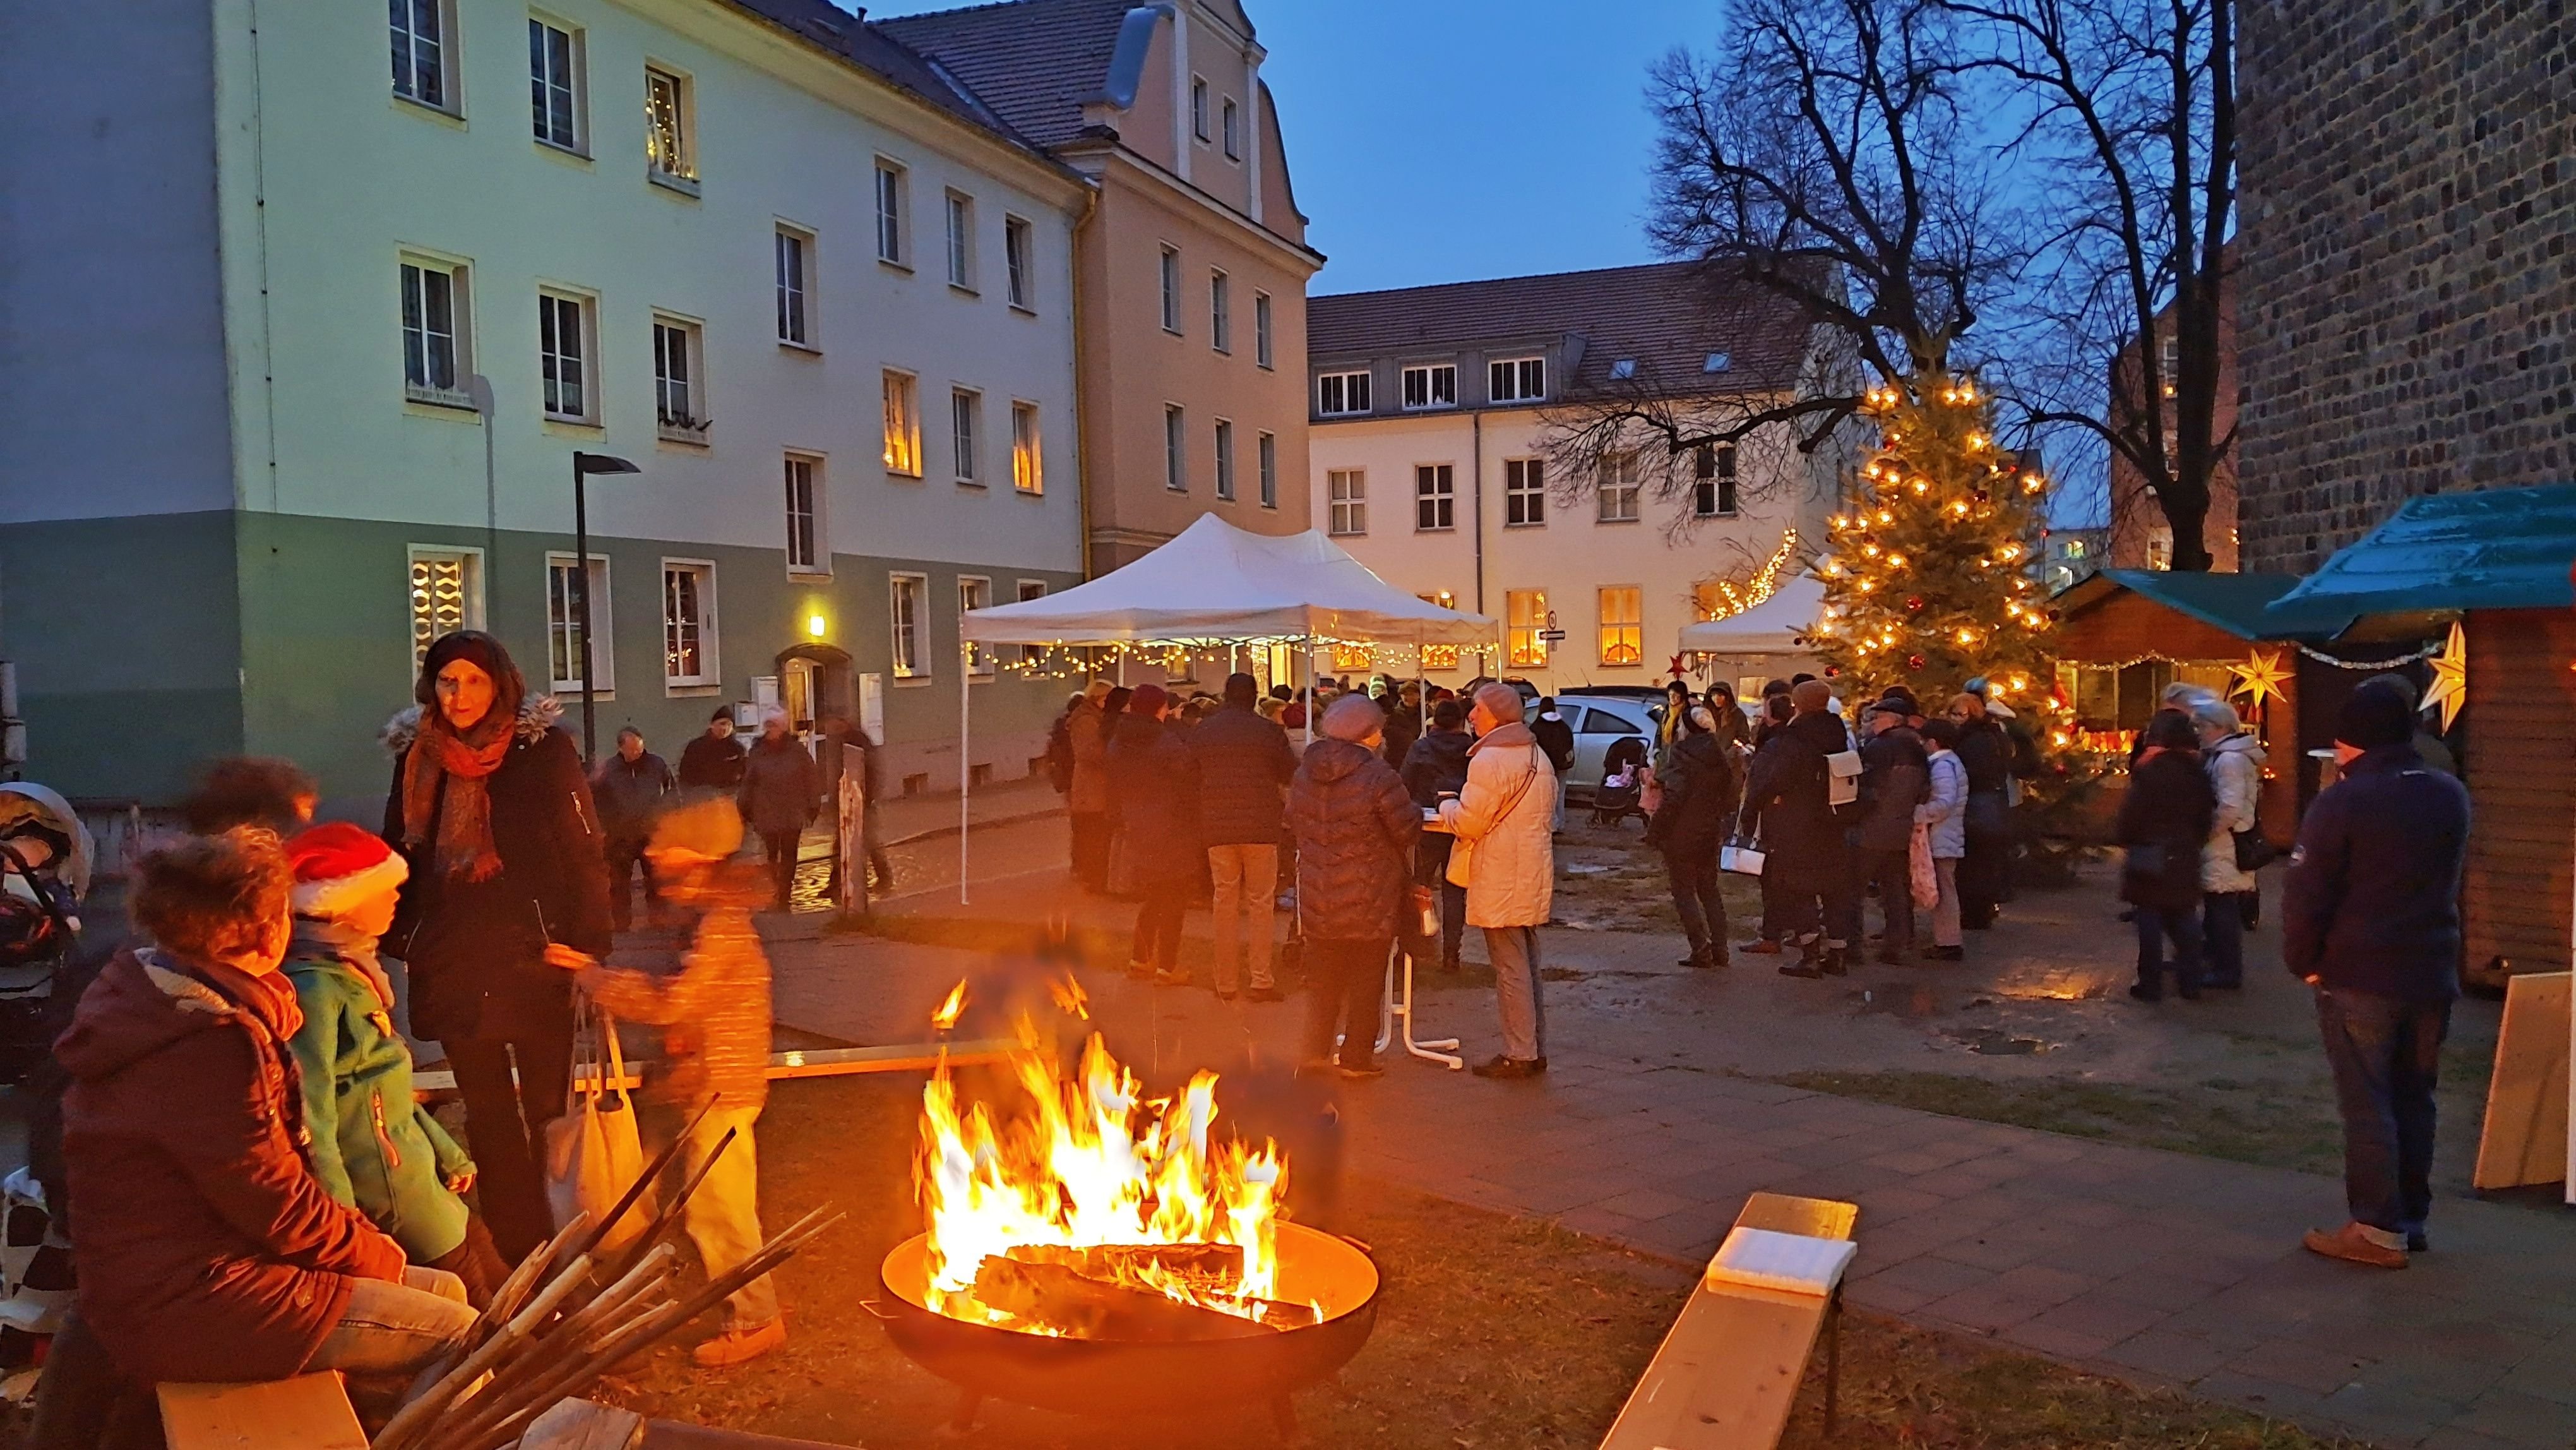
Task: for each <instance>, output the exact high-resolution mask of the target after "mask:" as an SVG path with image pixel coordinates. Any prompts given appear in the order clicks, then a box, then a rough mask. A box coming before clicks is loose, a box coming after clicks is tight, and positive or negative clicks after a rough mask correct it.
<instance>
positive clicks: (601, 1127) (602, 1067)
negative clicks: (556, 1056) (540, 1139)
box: [546, 995, 653, 1256]
mask: <svg viewBox="0 0 2576 1450" xmlns="http://www.w3.org/2000/svg"><path fill="white" fill-rule="evenodd" d="M573 1020H574V1023H575V1024H576V1025H575V1027H574V1031H573V1073H572V1082H571V1084H570V1092H571V1095H572V1096H571V1107H570V1109H569V1111H567V1112H565V1114H564V1115H563V1116H562V1117H560V1118H557V1119H555V1120H554V1121H553V1122H551V1123H548V1124H546V1206H547V1207H548V1208H550V1209H552V1210H553V1211H554V1219H555V1227H556V1228H557V1229H561V1228H562V1227H563V1226H564V1225H565V1224H568V1223H570V1222H572V1221H573V1219H574V1217H575V1216H576V1215H579V1214H584V1213H587V1214H589V1215H590V1218H591V1222H592V1223H593V1224H596V1223H598V1222H599V1221H600V1220H601V1219H603V1218H606V1217H607V1216H608V1211H609V1210H610V1209H612V1208H615V1207H616V1206H617V1200H619V1199H621V1198H624V1197H625V1196H626V1190H627V1189H629V1188H632V1187H634V1186H635V1180H636V1179H638V1178H641V1177H642V1176H644V1139H643V1134H642V1133H641V1132H640V1131H639V1130H638V1129H637V1128H636V1125H635V1104H634V1101H633V1100H632V1099H631V1098H629V1097H628V1096H627V1093H626V1086H625V1083H626V1055H625V1053H624V1052H623V1051H621V1050H620V1049H619V1047H618V1045H617V1022H616V1019H614V1018H612V1017H610V1016H609V1015H608V1012H607V1010H606V1009H604V1008H602V1007H600V1006H599V1005H598V1004H597V1003H594V1002H592V1001H591V1000H590V999H589V997H588V996H586V995H584V996H578V997H576V998H575V999H574V1018H573ZM586 1030H587V1031H589V1032H595V1033H596V1034H597V1035H598V1049H597V1050H596V1051H594V1052H593V1053H592V1054H591V1055H590V1061H591V1064H592V1071H591V1072H590V1073H589V1074H588V1075H585V1074H584V1073H583V1071H582V1052H581V1041H582V1038H583V1036H584V1035H585V1031H586ZM652 1220H653V1203H652V1194H651V1193H649V1192H647V1193H646V1194H645V1195H644V1196H643V1197H641V1198H639V1199H637V1200H636V1203H635V1206H634V1207H633V1208H630V1209H628V1210H627V1211H626V1216H625V1217H624V1218H621V1219H619V1220H618V1221H617V1223H616V1224H614V1225H613V1226H612V1227H611V1229H610V1231H609V1232H608V1234H606V1235H605V1236H604V1237H602V1238H601V1239H600V1241H599V1245H598V1247H596V1248H594V1249H592V1250H591V1252H592V1254H593V1255H594V1256H597V1255H606V1254H615V1253H619V1252H622V1251H623V1250H625V1249H626V1248H627V1247H628V1246H630V1245H632V1244H633V1243H634V1242H635V1240H636V1239H637V1238H638V1237H640V1236H641V1235H642V1234H643V1231H644V1229H645V1226H646V1225H648V1224H650V1223H651V1222H652Z"/></svg>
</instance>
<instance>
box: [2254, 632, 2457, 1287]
mask: <svg viewBox="0 0 2576 1450" xmlns="http://www.w3.org/2000/svg"><path fill="white" fill-rule="evenodd" d="M2415 734H2416V727H2415V702H2414V691H2413V690H2412V688H2411V687H2408V686H2405V685H2404V684H2403V683H2402V682H2401V683H2400V684H2398V685H2394V686H2392V685H2388V684H2383V683H2381V682H2379V681H2377V680H2371V681H2365V682H2364V683H2363V684H2362V685H2361V687H2360V688H2359V689H2356V690H2354V691H2353V692H2352V695H2351V698H2349V699H2347V700H2346V701H2345V702H2344V706H2343V711H2342V713H2341V714H2340V715H2339V716H2338V717H2337V719H2336V722H2335V760H2336V761H2337V763H2338V764H2340V765H2341V767H2342V770H2343V775H2342V778H2341V779H2339V780H2337V781H2336V782H2335V783H2334V784H2333V785H2330V786H2328V787H2326V788H2325V790H2324V791H2323V792H2321V793H2319V795H2318V796H2317V798H2316V801H2315V802H2314V803H2313V804H2311V805H2310V806H2309V807H2308V816H2307V819H2306V820H2304V821H2302V822H2300V824H2299V844H2298V846H2297V848H2296V849H2294V850H2293V851H2292V852H2291V853H2290V869H2289V874H2288V879H2287V880H2286V881H2285V882H2284V883H2283V888H2282V896H2281V958H2282V961H2283V963H2284V964H2286V965H2287V966H2288V967H2289V969H2290V972H2291V974H2292V975H2294V976H2296V977H2298V978H2299V979H2300V980H2301V981H2304V982H2306V983H2307V984H2308V986H2309V987H2310V988H2312V989H2313V990H2314V991H2315V992H2316V998H2317V1029H2318V1032H2319V1034H2320V1036H2321V1037H2322V1038H2323V1040H2324V1043H2325V1049H2326V1061H2327V1062H2328V1063H2330V1064H2332V1066H2333V1068H2334V1080H2335V1106H2336V1107H2337V1108H2338V1109H2339V1110H2340V1111H2341V1112H2342V1114H2343V1182H2344V1198H2345V1202H2346V1204H2347V1206H2348V1207H2349V1208H2350V1209H2351V1212H2352V1219H2351V1221H2350V1222H2348V1223H2346V1224H2345V1225H2344V1226H2343V1227H2342V1228H2340V1229H2337V1230H2335V1231H2334V1232H2332V1233H2328V1232H2325V1231H2324V1230H2321V1229H2311V1230H2309V1231H2308V1235H2307V1238H2306V1241H2305V1242H2306V1245H2307V1247H2308V1249H2309V1250H2310V1251H2311V1252H2314V1253H2319V1254H2324V1255H2326V1256H2327V1257H2329V1258H2337V1259H2347V1260H2350V1261H2352V1262H2354V1263H2361V1264H2370V1265H2374V1266H2377V1267H2380V1268H2390V1269H2400V1268H2404V1267H2405V1266H2406V1256H2407V1255H2408V1254H2409V1253H2421V1252H2423V1250H2424V1249H2425V1248H2426V1247H2427V1245H2426V1242H2425V1237H2424V1221H2425V1219H2426V1217H2427V1216H2428V1215H2429V1214H2430V1213H2431V1211H2432V1207H2433V1187H2432V1170H2433V1087H2434V1082H2435V1069H2436V1068H2437V1067H2438V1066H2439V1065H2440V1063H2441V1057H2442V1039H2443V1037H2444V1036H2446V1035H2447V1034H2448V1033H2449V1031H2450V1026H2451V1003H2452V1002H2453V1001H2454V1000H2456V999H2457V998H2458V997H2459V995H2460V981H2459V971H2458V965H2457V964H2458V962H2459V959H2460V874H2461V870H2462V867H2463V864H2464V862H2465V861H2466V859H2467V854H2468V841H2469V795H2468V792H2467V791H2466V790H2465V789H2463V788H2462V787H2461V785H2460V783H2459V781H2457V780H2455V779H2453V778H2452V777H2451V776H2449V775H2447V774H2444V773H2443V772H2442V771H2440V770H2438V769H2436V768H2435V767H2433V766H2432V765H2430V764H2427V763H2426V762H2425V760H2424V759H2423V757H2422V756H2421V755H2420V754H2418V753H2417V750H2416V747H2415V745H2414V743H2413V740H2414V736H2415Z"/></svg>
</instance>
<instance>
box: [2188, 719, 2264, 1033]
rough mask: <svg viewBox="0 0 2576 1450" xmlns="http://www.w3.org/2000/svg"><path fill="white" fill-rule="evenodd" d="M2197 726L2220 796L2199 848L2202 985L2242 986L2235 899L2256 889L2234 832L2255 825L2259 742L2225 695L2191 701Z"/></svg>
mask: <svg viewBox="0 0 2576 1450" xmlns="http://www.w3.org/2000/svg"><path fill="white" fill-rule="evenodd" d="M2191 723H2192V724H2193V725H2195V726H2197V727H2199V729H2200V745H2201V752H2200V759H2201V768H2202V769H2203V770H2205V771H2206V772H2208V775H2209V788H2210V789H2211V790H2212V791H2213V792H2215V793H2216V794H2217V796H2218V813H2217V815H2215V816H2214V817H2212V818H2211V820H2210V825H2209V842H2208V844H2206V845H2204V846H2202V847H2201V848H2200V892H2201V896H2200V923H2201V924H2200V931H2201V942H2202V946H2201V951H2202V953H2203V961H2204V962H2205V963H2206V966H2205V967H2204V968H2203V971H2202V976H2201V979H2200V984H2201V986H2203V987H2242V986H2244V985H2245V916H2244V910H2245V908H2244V906H2243V904H2242V902H2241V901H2240V900H2239V898H2241V897H2242V896H2244V895H2245V894H2246V893H2248V892H2251V891H2253V890H2255V889H2256V887H2257V885H2258V883H2257V882H2256V881H2255V879H2254V873H2253V872H2251V871H2239V870H2237V869H2236V833H2237V832H2239V831H2250V830H2252V829H2254V812H2255V807H2256V805H2257V803H2259V802H2260V801H2261V799H2262V795H2263V743H2262V742H2261V741H2259V740H2256V739H2255V738H2254V737H2253V735H2252V734H2250V733H2248V732H2247V731H2246V729H2245V727H2244V726H2243V724H2242V723H2240V722H2239V721H2238V720H2237V718H2236V710H2235V708H2234V707H2233V706H2231V705H2229V704H2228V703H2227V702H2226V701H2225V700H2221V699H2217V698H2215V697H2210V696H2203V697H2201V698H2198V699H2195V700H2193V701H2192V703H2191Z"/></svg>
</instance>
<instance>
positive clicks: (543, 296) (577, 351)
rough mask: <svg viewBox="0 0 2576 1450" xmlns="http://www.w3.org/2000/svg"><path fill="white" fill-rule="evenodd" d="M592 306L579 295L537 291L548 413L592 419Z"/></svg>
mask: <svg viewBox="0 0 2576 1450" xmlns="http://www.w3.org/2000/svg"><path fill="white" fill-rule="evenodd" d="M589 358H590V308H589V307H588V306H587V305H585V304H584V303H583V301H582V299H580V298H578V297H566V296H564V295H563V294H561V293H558V292H540V293H538V294H537V364H538V371H539V372H540V373H542V374H543V375H544V380H545V394H546V416H547V417H549V418H553V419H555V420H557V421H559V422H565V423H587V422H589V421H590V420H591V406H590V405H591V387H590V370H589V367H588V362H589Z"/></svg>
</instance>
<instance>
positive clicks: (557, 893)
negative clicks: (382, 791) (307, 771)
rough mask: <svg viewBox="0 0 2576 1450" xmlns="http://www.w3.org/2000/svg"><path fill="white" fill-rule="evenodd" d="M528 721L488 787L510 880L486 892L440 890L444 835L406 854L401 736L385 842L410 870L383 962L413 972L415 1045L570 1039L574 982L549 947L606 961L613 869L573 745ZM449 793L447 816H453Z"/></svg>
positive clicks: (445, 883) (497, 881)
mask: <svg viewBox="0 0 2576 1450" xmlns="http://www.w3.org/2000/svg"><path fill="white" fill-rule="evenodd" d="M542 718H543V717H541V716H537V715H534V714H532V713H527V712H523V713H522V714H521V716H520V720H519V730H518V734H517V735H516V737H515V738H513V739H512V740H511V742H510V749H509V752H508V753H507V754H505V755H503V756H502V757H501V764H500V766H499V768H498V769H496V770H494V771H493V772H492V773H491V774H490V775H489V776H486V777H485V778H484V781H483V786H484V790H485V793H486V794H487V795H488V796H489V797H490V799H491V804H492V845H493V848H494V849H495V850H496V851H498V852H499V853H500V856H501V874H500V875H498V876H495V877H493V878H492V879H491V880H489V881H460V880H453V879H448V880H442V879H440V878H439V876H438V873H437V871H436V869H435V868H434V866H433V863H432V857H433V855H434V853H435V851H436V844H437V838H438V833H437V828H436V820H435V818H434V817H433V819H432V822H431V830H430V838H429V840H428V841H425V842H423V843H422V845H421V848H420V849H419V850H418V851H405V850H404V849H403V839H402V836H403V829H402V828H403V819H402V770H403V763H402V759H401V755H400V753H399V752H400V751H402V750H404V749H408V748H409V746H410V744H411V741H410V736H409V733H408V732H407V731H405V730H404V729H403V728H402V727H401V726H399V725H398V726H397V727H396V729H395V730H394V731H391V732H388V734H387V737H386V743H387V744H388V745H391V746H394V747H395V748H396V750H397V754H396V757H395V760H394V779H393V790H392V793H391V794H390V795H389V796H388V797H387V798H386V801H385V830H384V836H385V840H386V841H387V842H389V843H391V845H392V846H393V848H394V849H395V850H397V851H402V852H403V855H404V857H405V859H406V861H407V862H408V864H409V865H410V867H411V876H410V879H408V880H406V881H405V882H403V887H402V899H401V904H400V906H399V908H398V909H397V911H396V913H395V916H394V925H393V930H391V931H389V932H387V933H386V934H385V946H384V950H385V953H386V954H387V955H389V956H396V957H400V958H401V959H402V960H403V961H404V962H405V963H406V964H407V965H408V966H409V967H410V969H411V1022H412V1032H413V1035H415V1036H418V1037H424V1038H431V1039H434V1040H437V1041H441V1042H457V1041H472V1040H475V1039H477V1038H484V1039H492V1038H509V1037H522V1036H548V1035H552V1034H554V1033H557V1032H565V1033H569V1032H570V1031H571V1020H572V1019H571V1013H572V983H571V980H570V977H571V973H569V972H566V971H564V970H563V969H561V968H559V967H551V966H548V965H546V963H545V962H544V960H543V954H544V952H545V949H546V943H547V942H549V941H558V942H562V943H564V944H565V945H567V946H571V947H575V948H578V949H579V950H581V951H585V952H588V953H589V954H591V955H592V956H595V957H596V956H606V955H607V954H608V949H609V947H610V946H611V945H612V944H613V941H614V936H613V932H612V929H611V927H610V925H609V917H608V860H607V857H606V856H605V855H604V854H603V853H602V850H601V847H602V844H603V842H602V837H601V833H600V829H599V816H598V813H597V812H596V811H595V810H594V809H593V808H592V806H591V801H590V782H589V781H588V780H586V779H584V778H583V776H582V770H581V752H580V751H579V750H578V749H577V748H575V747H574V745H573V743H572V737H571V736H569V735H567V734H565V733H564V732H563V731H562V730H561V729H559V728H557V727H555V726H552V725H548V724H545V723H542ZM445 791H446V786H445V785H444V783H442V784H441V786H440V792H441V796H440V802H439V804H440V808H441V809H442V810H443V809H444V808H445V805H446V800H445Z"/></svg>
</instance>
